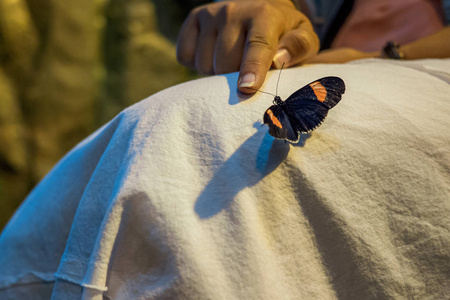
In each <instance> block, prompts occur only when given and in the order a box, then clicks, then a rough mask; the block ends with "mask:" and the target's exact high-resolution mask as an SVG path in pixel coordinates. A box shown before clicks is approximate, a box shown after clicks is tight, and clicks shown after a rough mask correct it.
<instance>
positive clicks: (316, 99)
mask: <svg viewBox="0 0 450 300" xmlns="http://www.w3.org/2000/svg"><path fill="white" fill-rule="evenodd" d="M344 93H345V83H344V81H343V80H342V79H341V78H339V77H333V76H330V77H324V78H321V79H318V80H315V81H313V82H311V83H310V84H307V85H305V86H304V87H302V88H301V89H299V90H297V91H296V92H295V93H293V94H292V95H290V96H289V97H288V98H287V99H286V101H283V100H281V98H280V96H275V98H274V99H273V104H274V105H272V106H271V107H269V108H268V109H267V110H266V112H265V113H264V124H267V125H268V126H269V134H270V135H271V136H273V137H274V138H276V139H279V140H287V141H289V142H292V143H297V142H298V140H299V138H300V136H299V133H309V132H311V131H313V130H314V129H316V128H317V127H319V126H320V125H321V124H322V123H323V121H324V120H325V117H326V116H327V114H328V111H329V110H330V109H332V108H333V107H334V106H336V104H338V103H339V101H340V100H341V98H342V94H344Z"/></svg>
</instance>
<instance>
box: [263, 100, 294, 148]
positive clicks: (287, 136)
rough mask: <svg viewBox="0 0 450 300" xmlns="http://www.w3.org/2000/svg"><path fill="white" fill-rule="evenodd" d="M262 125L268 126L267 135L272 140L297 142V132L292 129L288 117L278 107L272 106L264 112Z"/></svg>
mask: <svg viewBox="0 0 450 300" xmlns="http://www.w3.org/2000/svg"><path fill="white" fill-rule="evenodd" d="M264 124H267V125H269V134H270V135H271V136H273V137H274V138H276V139H279V140H288V141H290V142H293V143H296V142H298V139H299V135H298V132H297V130H295V129H294V128H293V127H292V125H291V122H290V121H289V117H288V115H287V114H286V113H285V112H284V110H283V108H282V107H281V106H280V105H272V106H271V107H269V108H268V109H267V110H266V112H265V113H264Z"/></svg>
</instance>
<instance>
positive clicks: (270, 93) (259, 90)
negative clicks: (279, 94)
mask: <svg viewBox="0 0 450 300" xmlns="http://www.w3.org/2000/svg"><path fill="white" fill-rule="evenodd" d="M247 88H248V89H251V90H254V91H257V92H260V93H264V94H268V95H271V96H274V97H275V95H274V94H272V93H268V92H264V91H260V90H258V89H254V88H251V87H247Z"/></svg>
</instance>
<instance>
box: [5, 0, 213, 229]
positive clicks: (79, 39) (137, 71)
mask: <svg viewBox="0 0 450 300" xmlns="http://www.w3.org/2000/svg"><path fill="white" fill-rule="evenodd" d="M205 2H207V1H198V0H191V1H182V0H154V1H152V0H94V1H92V0H78V1H66V0H0V230H1V229H2V228H3V227H4V225H5V224H6V223H7V221H8V219H9V218H10V217H11V215H12V214H13V213H14V211H15V210H16V209H17V207H18V206H19V205H20V203H21V202H22V201H23V200H24V199H25V197H26V195H27V194H28V193H29V192H30V190H31V189H32V187H33V186H35V185H36V184H37V183H38V182H39V180H40V179H42V177H43V176H45V174H46V173H47V172H48V171H49V170H50V169H51V168H52V167H53V165H54V164H55V163H56V162H57V161H58V160H59V159H61V158H62V156H63V155H64V154H65V153H67V151H69V150H70V149H71V148H72V147H73V146H75V145H76V144H77V143H78V142H80V141H81V140H82V139H83V138H85V137H87V136H88V135H89V134H90V133H92V132H93V131H95V130H96V129H97V128H99V127H100V126H101V125H103V124H104V123H106V122H108V121H109V120H110V119H112V118H113V117H114V116H115V115H116V114H117V113H119V112H120V111H121V110H122V109H124V108H125V107H128V106H130V105H132V104H133V103H135V102H137V101H139V100H141V99H144V98H146V97H148V96H149V95H151V94H153V93H155V92H158V91H160V90H162V89H164V88H167V87H170V86H172V85H174V84H178V83H180V82H184V81H187V80H190V79H193V78H195V77H196V76H197V75H196V74H195V73H194V72H192V71H189V70H187V69H185V68H183V67H182V66H180V65H179V64H178V63H177V62H176V58H175V42H176V37H177V34H178V30H179V27H180V26H181V24H182V22H183V20H184V18H185V17H186V16H187V14H188V13H189V11H190V10H191V9H192V8H193V7H195V6H197V5H200V4H203V3H205ZM36 213H39V212H36Z"/></svg>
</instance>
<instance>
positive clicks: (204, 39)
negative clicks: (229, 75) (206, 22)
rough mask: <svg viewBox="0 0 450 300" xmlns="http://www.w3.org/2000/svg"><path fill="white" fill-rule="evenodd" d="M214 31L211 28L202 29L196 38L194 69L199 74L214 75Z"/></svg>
mask: <svg viewBox="0 0 450 300" xmlns="http://www.w3.org/2000/svg"><path fill="white" fill-rule="evenodd" d="M216 36H217V34H216V31H215V29H214V28H212V27H211V26H209V27H206V28H205V27H202V28H201V30H200V34H199V37H198V44H197V49H196V51H195V68H196V69H197V71H199V72H200V73H201V74H204V75H212V74H214V66H213V59H214V47H215V44H216Z"/></svg>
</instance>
